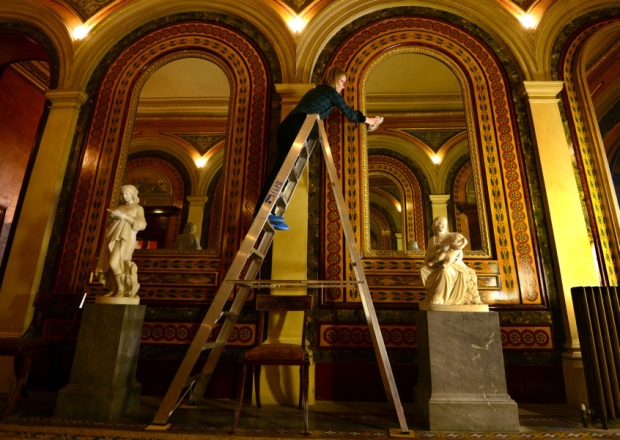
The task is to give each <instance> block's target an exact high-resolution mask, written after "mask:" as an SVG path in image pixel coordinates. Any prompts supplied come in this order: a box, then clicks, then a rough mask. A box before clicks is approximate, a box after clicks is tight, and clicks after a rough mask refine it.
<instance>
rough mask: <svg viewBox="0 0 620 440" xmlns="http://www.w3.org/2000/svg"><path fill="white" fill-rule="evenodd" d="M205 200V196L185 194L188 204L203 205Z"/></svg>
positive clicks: (207, 198)
mask: <svg viewBox="0 0 620 440" xmlns="http://www.w3.org/2000/svg"><path fill="white" fill-rule="evenodd" d="M207 200H209V197H207V196H187V203H189V205H190V206H204V204H205V203H207Z"/></svg>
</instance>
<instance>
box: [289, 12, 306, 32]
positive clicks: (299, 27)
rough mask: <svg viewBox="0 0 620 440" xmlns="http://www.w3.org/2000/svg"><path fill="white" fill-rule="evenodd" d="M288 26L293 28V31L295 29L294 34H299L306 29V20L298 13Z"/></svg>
mask: <svg viewBox="0 0 620 440" xmlns="http://www.w3.org/2000/svg"><path fill="white" fill-rule="evenodd" d="M287 24H288V27H289V28H290V29H291V31H293V33H294V34H299V33H301V31H303V30H304V28H305V27H306V22H305V21H304V19H303V18H301V17H300V16H298V15H295V16H294V17H293V18H291V19H290V20H289V21H288V22H287Z"/></svg>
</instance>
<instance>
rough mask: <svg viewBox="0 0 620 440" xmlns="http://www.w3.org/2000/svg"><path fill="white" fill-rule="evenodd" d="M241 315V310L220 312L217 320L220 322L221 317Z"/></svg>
mask: <svg viewBox="0 0 620 440" xmlns="http://www.w3.org/2000/svg"><path fill="white" fill-rule="evenodd" d="M237 316H239V312H231V311H228V312H220V315H219V316H218V317H217V319H216V320H215V322H218V321H219V320H220V319H222V318H223V317H226V318H230V317H237Z"/></svg>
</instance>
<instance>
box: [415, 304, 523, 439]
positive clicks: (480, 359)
mask: <svg viewBox="0 0 620 440" xmlns="http://www.w3.org/2000/svg"><path fill="white" fill-rule="evenodd" d="M417 318H418V319H417V324H416V331H417V344H418V377H419V379H418V385H417V386H415V387H414V390H413V391H414V396H413V400H414V409H415V412H416V415H417V416H418V418H419V419H420V420H422V421H423V422H425V423H426V424H427V426H428V428H429V429H430V430H432V431H495V432H497V431H518V430H519V415H518V408H517V404H516V402H514V401H513V400H512V399H511V398H510V396H509V395H508V394H507V392H506V373H505V370H504V356H503V353H502V341H501V333H500V328H499V318H498V314H497V312H488V313H471V312H434V311H422V312H418V317H417Z"/></svg>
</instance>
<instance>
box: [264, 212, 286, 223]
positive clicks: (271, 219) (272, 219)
mask: <svg viewBox="0 0 620 440" xmlns="http://www.w3.org/2000/svg"><path fill="white" fill-rule="evenodd" d="M268 219H269V223H271V224H272V225H280V224H284V217H281V216H279V215H275V214H271V215H270V216H269V217H268Z"/></svg>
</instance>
